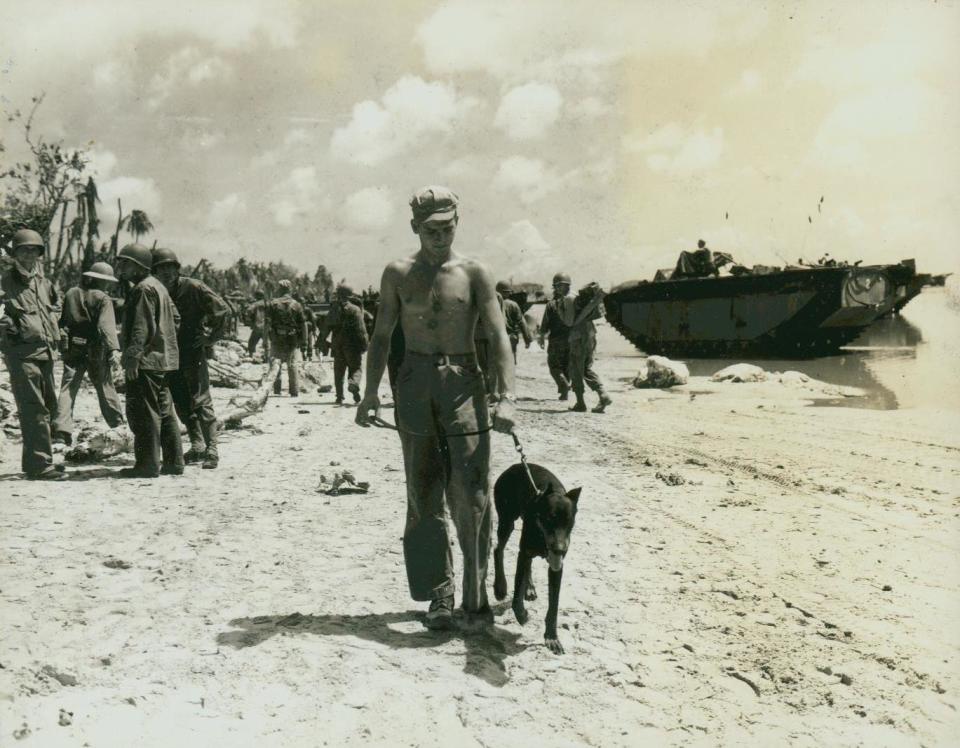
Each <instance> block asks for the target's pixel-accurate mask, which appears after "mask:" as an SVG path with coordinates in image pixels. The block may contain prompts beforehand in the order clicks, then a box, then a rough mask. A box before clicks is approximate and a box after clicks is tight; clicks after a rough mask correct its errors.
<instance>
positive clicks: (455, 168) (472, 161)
mask: <svg viewBox="0 0 960 748" xmlns="http://www.w3.org/2000/svg"><path fill="white" fill-rule="evenodd" d="M487 168H488V166H487V159H484V158H481V157H480V156H477V155H469V156H460V157H458V158H455V159H453V160H452V161H448V162H446V163H445V164H443V165H442V166H441V167H440V170H439V172H438V173H439V174H440V176H441V177H443V178H444V179H446V180H459V179H475V178H477V177H479V176H480V175H481V174H483V173H484V172H485V171H486V170H487Z"/></svg>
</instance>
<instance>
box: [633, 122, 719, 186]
mask: <svg viewBox="0 0 960 748" xmlns="http://www.w3.org/2000/svg"><path fill="white" fill-rule="evenodd" d="M723 146H724V141H723V128H720V127H715V128H713V130H710V131H704V130H696V131H692V132H688V131H687V130H685V129H684V128H683V127H681V126H680V125H679V124H677V123H676V122H671V123H669V124H666V125H664V126H663V127H660V128H659V129H657V130H655V131H654V132H652V133H650V134H649V135H646V136H644V137H638V136H637V135H632V136H628V137H627V138H625V140H624V148H625V149H626V150H627V151H634V152H641V153H646V154H647V156H646V161H647V166H648V167H649V168H650V169H651V170H652V171H656V172H663V173H666V174H671V175H674V176H684V175H688V174H691V173H693V172H697V171H702V170H703V169H706V168H708V167H710V166H713V165H714V164H716V163H717V162H718V161H719V160H720V156H721V155H722V154H723Z"/></svg>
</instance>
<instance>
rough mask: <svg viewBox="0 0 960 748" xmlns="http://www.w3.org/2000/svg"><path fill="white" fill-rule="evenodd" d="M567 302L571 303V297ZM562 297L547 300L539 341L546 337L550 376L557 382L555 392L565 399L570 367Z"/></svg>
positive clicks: (568, 389) (567, 327) (568, 384)
mask: <svg viewBox="0 0 960 748" xmlns="http://www.w3.org/2000/svg"><path fill="white" fill-rule="evenodd" d="M569 302H570V303H571V304H572V302H573V299H572V298H570V299H569ZM563 304H564V298H560V299H557V298H554V299H551V300H550V301H548V302H547V306H546V308H545V309H544V310H543V319H542V320H541V322H540V338H541V340H540V342H541V343H542V342H543V338H544V337H546V338H547V366H548V367H549V369H550V376H551V377H553V381H554V382H556V383H557V392H559V393H560V397H561V398H563V399H566V396H567V393H568V392H569V391H570V379H569V377H568V376H567V372H568V370H569V369H570V341H569V338H570V327H569V326H568V325H567V323H566V322H564V314H563V307H562V305H563Z"/></svg>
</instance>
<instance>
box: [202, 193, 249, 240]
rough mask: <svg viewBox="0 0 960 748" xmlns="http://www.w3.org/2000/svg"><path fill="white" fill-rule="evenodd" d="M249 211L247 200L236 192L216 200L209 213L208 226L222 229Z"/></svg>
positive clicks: (216, 229)
mask: <svg viewBox="0 0 960 748" xmlns="http://www.w3.org/2000/svg"><path fill="white" fill-rule="evenodd" d="M246 212H247V203H246V201H245V200H244V199H243V198H242V197H241V196H240V195H239V194H237V193H236V192H232V193H230V194H229V195H227V196H226V197H224V198H222V199H220V200H215V201H214V202H213V205H211V206H210V212H209V213H207V228H210V229H213V230H214V231H222V230H224V229H226V228H228V227H229V226H230V224H231V223H233V222H235V221H236V220H237V219H238V218H240V217H241V216H243V215H244V214H245V213H246Z"/></svg>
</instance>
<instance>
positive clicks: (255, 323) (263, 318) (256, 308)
mask: <svg viewBox="0 0 960 748" xmlns="http://www.w3.org/2000/svg"><path fill="white" fill-rule="evenodd" d="M247 319H249V321H250V338H249V340H247V353H248V354H249V355H251V356H252V355H253V354H254V351H256V350H257V343H259V342H260V340H261V339H263V347H264V352H263V357H264V358H265V359H269V358H270V338H269V337H268V335H267V330H266V327H267V302H266V301H264V300H263V299H257V300H256V301H255V302H253V303H252V304H251V305H250V306H248V307H247Z"/></svg>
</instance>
